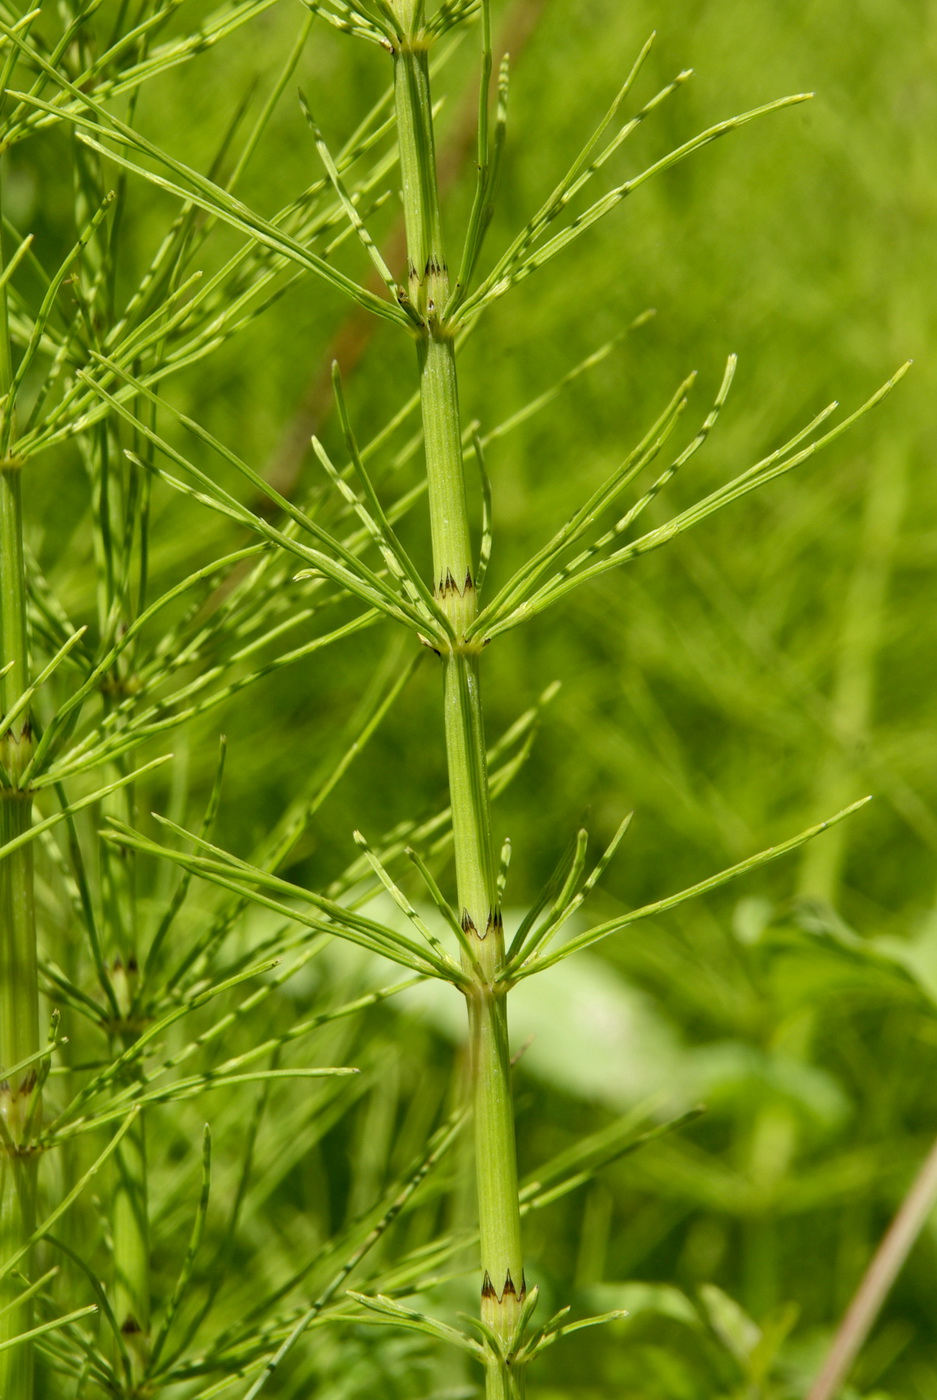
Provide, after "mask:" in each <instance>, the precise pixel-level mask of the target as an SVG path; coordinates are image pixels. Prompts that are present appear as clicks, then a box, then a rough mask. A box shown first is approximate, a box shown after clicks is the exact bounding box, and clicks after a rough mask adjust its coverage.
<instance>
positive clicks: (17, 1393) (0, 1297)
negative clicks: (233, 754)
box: [0, 247, 40, 1400]
mask: <svg viewBox="0 0 937 1400" xmlns="http://www.w3.org/2000/svg"><path fill="white" fill-rule="evenodd" d="M2 265H3V258H2V247H0V267H2ZM11 377H12V375H11V357H10V339H9V330H8V325H7V304H6V291H5V288H4V289H2V290H0V394H2V395H6V394H7V393H8V391H9V387H10V381H11ZM11 412H12V410H11V408H10V406H9V404H7V403H4V405H3V408H2V409H0V419H2V420H3V421H0V440H2V441H8V440H9V436H10V435H9V434H8V432H7V431H6V430H7V427H8V415H9V414H10V413H11ZM11 661H12V663H13V665H12V667H11V669H10V670H9V671H8V672H7V673H6V675H5V676H2V677H0V714H6V713H7V712H8V711H9V710H10V709H11V708H12V706H13V704H14V703H15V701H16V699H17V697H18V696H19V695H21V694H22V692H23V691H24V690H25V689H26V687H27V684H28V671H27V637H26V574H25V567H24V559H23V514H22V498H21V464H20V462H19V461H17V460H16V459H15V458H12V457H9V458H5V459H4V460H2V461H0V666H6V665H7V664H8V663H9V662H11ZM31 752H32V736H31V731H30V722H29V714H28V711H27V712H26V713H23V714H21V715H20V716H19V717H18V718H17V719H16V720H15V721H14V722H13V723H12V724H11V725H10V726H9V727H8V728H7V729H6V731H5V732H4V733H2V734H0V846H2V845H4V844H5V843H6V842H7V841H10V840H12V839H13V838H15V837H17V836H20V835H22V834H23V833H24V832H26V831H28V830H29V827H30V824H31V821H32V796H31V794H30V792H29V790H28V789H24V788H23V787H21V786H20V782H19V779H20V775H21V774H22V772H23V770H24V768H25V767H26V764H27V763H28V762H29V758H30V755H31ZM39 1048H40V1047H39V981H38V972H37V966H36V912H35V903H34V893H33V863H32V846H31V845H26V846H21V847H20V848H19V850H17V851H14V852H13V854H12V855H8V856H6V857H5V858H3V859H0V1124H2V1137H0V1257H2V1258H4V1259H6V1258H8V1257H9V1256H10V1255H11V1254H14V1253H16V1252H17V1251H18V1250H19V1249H20V1248H21V1247H22V1246H23V1244H24V1243H25V1242H26V1240H27V1239H28V1238H29V1236H30V1235H31V1234H32V1232H33V1230H34V1229H35V1224H36V1165H37V1158H36V1155H35V1152H34V1150H33V1148H32V1136H33V1133H34V1130H35V1126H36V1124H37V1120H38V1116H39V1105H38V1103H37V1096H38V1089H37V1087H36V1066H35V1065H33V1066H32V1067H30V1068H28V1069H26V1070H23V1071H20V1072H19V1073H18V1074H15V1075H7V1074H6V1073H5V1067H8V1066H12V1065H14V1064H17V1063H19V1062H20V1061H21V1060H24V1059H27V1058H28V1057H29V1056H30V1055H34V1054H35V1053H36V1052H37V1051H38V1050H39ZM28 1267H29V1265H28V1260H26V1261H24V1262H23V1265H22V1266H21V1269H20V1273H24V1272H28ZM14 1272H15V1271H14ZM21 1292H22V1284H21V1283H19V1282H17V1280H16V1278H15V1277H14V1276H13V1275H12V1274H8V1275H7V1276H6V1278H5V1279H4V1280H3V1282H2V1283H0V1308H2V1309H4V1310H3V1311H2V1312H0V1342H5V1341H7V1340H8V1339H10V1338H13V1337H17V1336H19V1335H20V1334H21V1333H22V1332H25V1331H28V1329H29V1327H30V1326H31V1323H32V1306H31V1304H30V1303H28V1302H27V1303H22V1304H15V1303H13V1300H14V1299H15V1298H16V1297H17V1295H18V1294H19V1293H21ZM11 1303H13V1305H12V1306H10V1304H11ZM32 1395H33V1353H32V1346H31V1344H30V1343H29V1342H23V1343H21V1344H20V1345H19V1346H15V1347H11V1348H9V1349H8V1350H6V1351H2V1352H0V1396H2V1397H3V1400H32Z"/></svg>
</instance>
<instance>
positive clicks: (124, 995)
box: [110, 851, 151, 1393]
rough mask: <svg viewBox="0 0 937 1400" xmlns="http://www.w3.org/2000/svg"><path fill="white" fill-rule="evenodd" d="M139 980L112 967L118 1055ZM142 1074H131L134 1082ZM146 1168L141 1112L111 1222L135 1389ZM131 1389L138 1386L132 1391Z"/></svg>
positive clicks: (128, 1040)
mask: <svg viewBox="0 0 937 1400" xmlns="http://www.w3.org/2000/svg"><path fill="white" fill-rule="evenodd" d="M110 855H111V858H112V859H113V858H114V857H115V856H116V858H117V859H118V860H120V859H123V860H124V861H125V862H129V861H130V860H132V853H131V852H129V851H126V852H123V851H122V852H119V853H110ZM137 980H138V972H137V965H136V961H135V960H134V959H130V960H128V961H127V963H124V962H123V961H121V962H118V964H117V965H116V966H115V968H114V971H113V984H114V991H115V994H116V996H117V1002H118V1005H119V1007H120V1010H121V1014H122V1016H123V1018H124V1021H123V1029H122V1032H121V1034H120V1035H119V1036H115V1037H114V1042H115V1043H114V1047H113V1048H114V1053H115V1055H116V1054H120V1053H122V1052H124V1051H126V1050H128V1049H129V1048H130V1047H131V1046H132V1045H133V1044H134V1042H135V1041H136V1040H137V1038H138V1030H137V1029H136V1027H135V1025H134V1020H133V1002H134V991H135V988H136V983H137ZM137 1077H138V1076H134V1077H131V1078H130V1079H129V1080H128V1082H129V1083H133V1082H134V1079H135V1078H137ZM148 1194H149V1193H148V1189H147V1167H146V1116H145V1113H144V1112H143V1111H142V1110H141V1111H140V1112H139V1113H138V1114H137V1116H136V1118H135V1120H134V1122H133V1123H132V1124H131V1126H130V1128H129V1129H128V1131H127V1132H126V1133H125V1135H124V1137H123V1139H122V1140H121V1142H120V1145H119V1147H118V1148H117V1150H116V1151H115V1153H114V1198H113V1202H112V1207H111V1221H112V1228H113V1232H114V1293H113V1304H112V1306H113V1309H114V1316H115V1318H116V1321H117V1325H118V1327H119V1328H120V1332H121V1337H122V1339H123V1342H124V1348H125V1356H126V1364H127V1366H128V1368H129V1372H130V1374H129V1376H128V1378H127V1379H128V1381H129V1383H130V1385H131V1387H133V1386H135V1385H136V1383H137V1382H139V1381H141V1380H142V1379H143V1377H144V1375H145V1373H146V1366H147V1362H148V1360H149V1351H150V1340H151V1338H150V1229H149V1200H148ZM131 1393H133V1390H132V1389H131Z"/></svg>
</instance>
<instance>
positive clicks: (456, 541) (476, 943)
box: [394, 6, 525, 1400]
mask: <svg viewBox="0 0 937 1400" xmlns="http://www.w3.org/2000/svg"><path fill="white" fill-rule="evenodd" d="M405 8H406V10H407V12H406V13H403V11H404V9H405ZM397 13H398V17H399V18H400V19H401V22H402V26H403V27H404V29H405V30H406V32H407V35H408V37H407V38H406V40H405V41H404V42H403V43H401V44H400V46H399V47H398V49H397V51H396V53H395V55H394V65H395V78H394V85H395V97H396V109H397V129H398V134H399V141H400V163H401V177H402V184H403V197H404V212H405V219H406V228H407V244H408V257H409V269H408V271H409V295H410V300H411V302H412V303H413V305H414V307H416V309H417V310H418V311H419V313H420V315H421V317H422V318H423V327H422V329H421V330H419V331H418V332H417V360H418V365H419V372H420V389H421V402H422V414H423V431H424V439H425V452H426V475H427V486H428V496H429V513H430V529H431V534H432V546H433V580H434V586H435V590H436V596H437V599H438V601H439V602H440V605H441V606H442V608H443V610H444V611H445V613H446V615H447V617H448V619H449V622H450V624H451V627H452V631H453V640H452V641H451V643H450V644H449V646H448V648H447V650H446V651H445V653H444V655H443V657H442V665H443V695H444V714H445V735H446V756H447V762H448V771H449V791H450V797H451V803H452V831H453V845H454V852H455V865H456V883H457V889H458V901H459V906H460V910H461V917H462V926H463V928H464V929H465V931H466V933H467V934H468V935H469V939H470V941H471V945H472V948H473V951H474V953H475V959H476V961H475V962H472V961H470V960H468V959H466V970H467V971H469V972H470V973H471V975H472V987H471V990H470V991H469V992H468V994H467V998H466V999H467V1002H468V1022H469V1035H470V1043H471V1065H472V1094H473V1102H474V1118H475V1161H476V1176H477V1185H478V1211H479V1231H480V1241H481V1272H482V1297H481V1316H482V1320H483V1321H484V1322H485V1323H487V1325H488V1326H489V1327H490V1328H491V1330H492V1332H493V1333H494V1334H495V1336H496V1337H497V1338H498V1339H499V1348H498V1351H496V1350H495V1348H494V1347H489V1349H488V1359H487V1365H486V1394H487V1400H516V1397H519V1396H521V1395H522V1393H523V1377H522V1375H521V1374H520V1373H519V1372H518V1371H517V1370H516V1369H515V1368H514V1367H513V1366H512V1365H511V1363H510V1360H509V1359H508V1358H509V1354H510V1351H511V1347H512V1344H513V1342H514V1340H515V1334H516V1330H517V1323H518V1317H519V1312H520V1305H521V1302H522V1301H523V1296H524V1291H525V1285H524V1263H523V1254H522V1249H521V1229H520V1212H519V1206H518V1192H517V1152H516V1145H515V1132H514V1107H513V1100H512V1093H511V1061H510V1052H509V1048H508V1024H507V1006H506V999H505V994H504V989H503V987H501V986H499V985H498V983H497V976H498V973H499V972H500V970H501V968H502V966H503V963H504V937H503V932H502V926H501V913H500V909H499V908H498V899H497V886H496V880H495V871H494V859H493V851H492V836H491V815H490V802H489V791H488V771H487V762H486V757H485V754H486V750H485V735H484V724H483V717H482V703H481V691H480V682H479V662H480V649H479V647H478V644H477V643H466V642H465V641H464V640H463V639H464V633H465V630H466V628H467V627H468V625H469V624H470V623H471V622H472V621H473V619H474V617H475V615H476V611H477V603H476V591H475V581H474V569H473V556H472V550H471V532H470V529H469V518H468V508H467V503H466V494H465V469H464V462H463V455H462V427H461V419H460V414H459V387H458V371H457V366H456V355H455V344H454V340H453V337H452V335H451V334H450V331H449V328H448V327H447V326H446V325H445V323H444V322H443V321H442V319H441V316H440V310H441V308H442V307H443V306H445V304H446V300H447V297H448V294H449V273H448V268H447V265H446V257H445V249H444V247H443V241H442V231H441V221H440V216H439V197H438V186H437V178H436V163H435V150H434V138H433V122H432V106H431V96H430V86H429V69H428V62H427V53H426V48H425V46H424V44H423V42H422V38H421V36H420V34H419V32H418V31H415V24H416V22H417V21H418V16H416V18H414V15H413V9H412V7H404V6H398V7H397ZM499 1353H500V1354H499Z"/></svg>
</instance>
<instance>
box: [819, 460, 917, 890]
mask: <svg viewBox="0 0 937 1400" xmlns="http://www.w3.org/2000/svg"><path fill="white" fill-rule="evenodd" d="M907 487H908V466H907V461H906V459H905V455H904V454H903V453H902V452H900V451H899V452H896V453H881V454H879V456H878V458H877V460H876V462H875V463H874V464H873V466H872V468H871V472H870V476H869V481H868V485H867V488H866V499H865V513H864V519H863V528H862V544H861V547H860V549H859V551H858V555H857V561H856V566H855V569H854V570H853V575H852V579H851V581H850V585H849V589H848V592H847V594H846V603H845V608H844V611H843V621H842V627H841V630H840V645H839V655H838V657H837V665H836V674H835V678H834V682H833V695H832V701H831V710H832V718H833V724H834V726H835V740H836V742H835V743H834V744H833V745H831V747H830V749H829V752H828V753H827V755H826V759H825V761H824V762H823V764H822V765H821V768H820V773H819V779H818V782H817V787H816V802H817V806H818V807H822V808H823V810H824V811H825V812H827V811H829V810H830V805H831V804H832V806H833V809H834V810H835V808H836V803H837V802H840V805H841V806H845V805H846V802H847V801H848V800H849V796H851V795H852V794H853V793H854V792H856V791H857V790H858V789H857V787H856V784H857V782H858V781H859V780H860V777H861V774H859V773H857V768H859V767H860V765H861V759H862V755H863V752H864V750H865V749H866V748H867V747H868V743H869V735H870V731H871V728H872V724H873V718H874V709H875V684H876V679H877V667H878V663H879V653H880V651H881V648H882V638H883V634H884V631H885V625H886V617H887V602H888V588H889V584H890V582H891V574H892V568H893V561H894V553H895V548H896V544H897V540H898V536H899V532H900V529H901V520H902V516H903V514H904V509H905V502H906V497H907ZM844 793H845V794H847V796H846V798H845V800H843V794H844ZM847 835H848V832H847V830H846V829H845V827H834V829H833V830H832V831H831V832H830V834H829V836H828V837H826V838H824V840H823V841H813V842H811V843H810V844H809V845H808V846H807V847H806V849H805V851H804V855H803V860H802V863H801V870H800V881H799V884H800V893H801V894H804V895H808V896H811V897H813V898H817V899H822V900H825V901H826V902H827V903H828V904H835V903H836V901H837V898H838V895H839V889H840V884H841V879H842V872H843V866H844V864H845V860H846V853H847V848H846V841H847Z"/></svg>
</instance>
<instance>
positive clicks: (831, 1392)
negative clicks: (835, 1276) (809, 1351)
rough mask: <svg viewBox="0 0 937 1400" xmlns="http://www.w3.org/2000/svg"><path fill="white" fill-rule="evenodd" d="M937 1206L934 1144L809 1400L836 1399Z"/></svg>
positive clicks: (838, 1333)
mask: <svg viewBox="0 0 937 1400" xmlns="http://www.w3.org/2000/svg"><path fill="white" fill-rule="evenodd" d="M935 1203H937V1142H935V1143H934V1145H933V1147H932V1148H931V1150H930V1152H929V1153H928V1154H927V1157H926V1159H925V1161H924V1165H923V1166H922V1167H921V1169H920V1171H919V1172H918V1174H917V1176H916V1177H915V1179H914V1182H913V1183H912V1186H911V1189H910V1190H909V1192H908V1194H907V1195H906V1196H905V1198H904V1200H903V1201H902V1203H901V1208H900V1210H899V1211H898V1214H897V1215H896V1216H895V1218H894V1220H893V1221H892V1223H891V1225H890V1226H889V1227H888V1230H887V1231H886V1233H885V1236H884V1238H883V1239H882V1242H881V1244H880V1245H879V1247H878V1249H877V1250H876V1251H875V1254H874V1256H873V1258H872V1261H871V1263H870V1264H869V1267H868V1268H867V1269H866V1271H865V1274H864V1275H863V1278H862V1282H861V1283H860V1284H859V1287H858V1288H857V1289H856V1292H855V1295H854V1297H853V1300H852V1302H851V1303H850V1304H849V1307H848V1309H847V1311H846V1315H845V1317H844V1318H843V1320H842V1322H841V1323H840V1326H839V1330H838V1331H837V1333H836V1336H835V1337H834V1338H833V1344H832V1346H831V1347H830V1349H829V1351H828V1353H827V1356H826V1360H825V1361H824V1363H823V1366H822V1369H821V1371H820V1374H819V1375H818V1376H817V1379H816V1381H815V1382H814V1384H813V1386H812V1388H811V1390H810V1393H809V1395H808V1396H807V1400H835V1397H836V1396H837V1395H838V1394H839V1392H840V1390H841V1389H842V1387H843V1385H844V1383H845V1382H846V1380H847V1379H848V1376H849V1372H850V1370H851V1369H852V1365H853V1362H854V1361H855V1359H856V1357H857V1356H858V1355H859V1352H860V1350H861V1349H862V1346H863V1344H864V1343H865V1340H866V1338H867V1337H868V1335H869V1333H870V1332H871V1330H872V1328H873V1326H874V1325H875V1321H876V1319H877V1318H878V1315H879V1313H880V1312H881V1310H882V1305H883V1304H884V1302H885V1300H886V1298H887V1297H888V1295H889V1293H890V1292H891V1289H892V1286H893V1284H894V1282H895V1279H896V1278H897V1277H898V1274H899V1273H900V1272H901V1270H902V1268H903V1267H904V1263H905V1260H906V1259H907V1257H908V1255H909V1254H910V1252H911V1250H912V1249H913V1247H914V1243H915V1241H916V1240H917V1237H918V1235H919V1234H920V1233H921V1231H922V1229H923V1228H924V1226H925V1224H926V1223H927V1217H928V1216H929V1215H930V1213H931V1211H932V1210H933V1209H934V1205H935Z"/></svg>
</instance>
